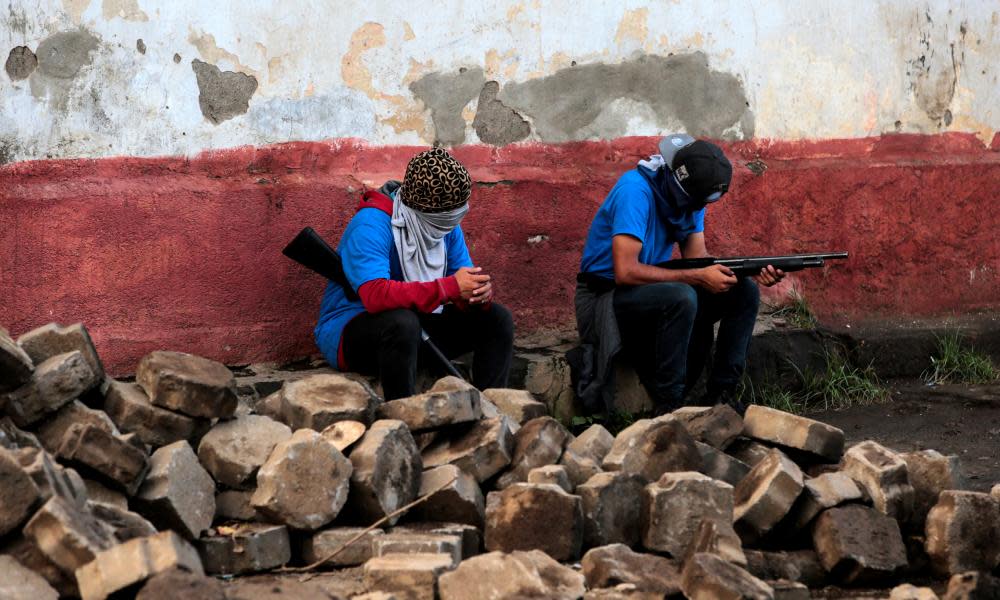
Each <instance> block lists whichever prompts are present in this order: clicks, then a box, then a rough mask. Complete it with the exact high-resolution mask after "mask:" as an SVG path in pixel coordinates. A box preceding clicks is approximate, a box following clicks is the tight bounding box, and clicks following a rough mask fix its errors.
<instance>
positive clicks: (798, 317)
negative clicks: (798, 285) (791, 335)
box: [771, 289, 819, 329]
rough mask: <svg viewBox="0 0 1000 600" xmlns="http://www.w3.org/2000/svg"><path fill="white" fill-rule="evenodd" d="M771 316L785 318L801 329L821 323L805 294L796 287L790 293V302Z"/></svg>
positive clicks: (790, 323) (812, 327) (813, 327)
mask: <svg viewBox="0 0 1000 600" xmlns="http://www.w3.org/2000/svg"><path fill="white" fill-rule="evenodd" d="M771 316H772V317H778V318H781V319H785V321H786V322H787V323H788V324H789V325H791V326H792V327H798V328H800V329H815V328H816V326H817V325H818V324H819V322H818V321H817V319H816V315H814V314H813V312H812V309H811V308H810V307H809V302H808V301H807V300H806V298H805V296H803V295H802V294H801V293H799V292H798V291H797V290H795V289H793V290H792V291H790V292H789V293H788V304H785V305H784V306H782V307H781V308H779V309H778V310H776V311H774V312H773V313H771Z"/></svg>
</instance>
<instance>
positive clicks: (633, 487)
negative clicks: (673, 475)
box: [576, 473, 646, 548]
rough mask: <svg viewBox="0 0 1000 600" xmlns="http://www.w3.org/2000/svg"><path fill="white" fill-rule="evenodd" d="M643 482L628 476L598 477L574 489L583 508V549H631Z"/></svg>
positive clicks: (636, 531) (636, 537)
mask: <svg viewBox="0 0 1000 600" xmlns="http://www.w3.org/2000/svg"><path fill="white" fill-rule="evenodd" d="M645 485H646V481H645V480H644V479H643V478H642V476H641V475H636V474H634V473H633V474H629V473H598V474H597V475H594V476H593V477H591V478H590V479H588V480H587V481H586V482H584V483H583V484H581V485H579V486H577V488H576V493H577V494H578V495H579V496H580V501H581V505H582V508H583V543H584V547H586V548H595V547H597V546H605V545H608V544H617V543H621V544H627V545H629V546H635V545H636V544H638V542H639V536H640V529H639V523H640V518H641V517H640V512H641V511H640V503H639V502H637V501H636V500H637V499H638V498H640V497H641V495H642V492H643V488H644V487H645Z"/></svg>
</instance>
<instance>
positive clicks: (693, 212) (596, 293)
mask: <svg viewBox="0 0 1000 600" xmlns="http://www.w3.org/2000/svg"><path fill="white" fill-rule="evenodd" d="M659 151H660V153H659V154H654V155H653V156H651V157H650V158H649V159H648V160H643V161H640V162H639V164H638V165H637V166H636V168H635V169H633V170H631V171H629V172H627V173H625V174H624V175H622V177H621V178H620V179H619V180H618V183H616V184H615V186H614V188H613V189H612V190H611V192H610V193H609V194H608V197H607V198H606V199H605V200H604V203H603V204H602V205H601V207H600V208H599V209H598V211H597V215H596V216H595V217H594V221H593V223H592V224H591V226H590V231H589V233H588V235H587V242H586V245H585V246H584V249H583V258H582V260H581V261H580V275H579V276H578V278H577V279H578V285H577V290H576V316H577V326H578V328H579V331H580V335H581V338H582V340H583V342H584V347H583V348H584V352H583V354H584V355H585V356H586V357H587V358H586V360H585V363H586V364H587V365H588V367H587V368H584V369H583V372H584V373H585V375H584V377H582V378H581V379H580V381H579V383H578V384H577V390H576V391H577V394H578V396H579V397H580V398H581V400H582V401H583V402H584V404H585V405H588V407H589V408H590V409H591V410H593V409H597V408H601V404H603V405H604V406H603V408H604V409H605V410H608V411H610V410H611V409H612V408H613V398H614V377H613V375H614V370H613V361H614V359H615V357H616V356H617V354H618V353H619V351H623V352H624V355H625V356H626V357H627V358H628V359H629V361H630V362H631V364H633V365H634V366H635V368H636V370H637V372H638V374H639V378H640V380H641V381H642V383H643V386H644V387H645V388H646V390H647V391H648V392H649V394H650V396H651V398H652V400H653V404H654V407H655V412H656V413H657V414H664V413H667V412H670V411H672V410H674V409H676V408H679V407H681V406H683V405H684V404H685V396H686V394H687V392H688V390H689V389H690V387H691V386H692V385H693V384H694V383H695V382H696V381H697V379H698V377H699V376H700V375H701V371H702V370H703V369H704V366H705V362H706V361H707V358H708V355H709V353H710V351H711V348H712V344H713V341H715V358H714V361H713V364H712V367H711V370H710V372H709V377H708V387H707V394H706V396H705V397H704V398H701V399H700V400H699V401H698V402H697V404H702V405H712V404H717V403H723V404H729V405H731V406H733V407H734V408H736V409H737V410H739V411H741V412H742V411H743V406H742V405H740V404H739V402H738V400H737V399H736V393H735V392H736V387H737V385H738V384H739V381H740V378H741V376H742V374H743V367H744V364H745V362H746V357H747V350H748V348H749V344H750V337H751V335H752V333H753V326H754V321H755V320H756V317H757V309H758V306H759V304H760V294H759V291H758V288H757V284H758V283H759V284H761V285H765V286H771V285H774V284H775V283H777V282H778V281H780V280H781V279H782V278H783V277H784V273H782V272H781V271H780V270H777V269H774V268H773V267H770V266H769V267H768V268H767V269H765V270H764V271H762V272H761V273H760V274H759V275H757V276H755V277H753V278H739V279H738V278H737V277H735V276H734V275H733V272H732V271H731V270H730V269H729V268H728V267H724V266H722V265H713V266H710V267H705V268H701V269H684V270H673V269H665V268H661V267H657V266H655V265H657V264H659V263H664V262H666V261H668V260H670V259H671V256H672V255H673V249H674V244H675V243H676V244H678V245H679V247H680V254H681V256H682V257H683V258H700V257H705V256H709V254H708V250H707V248H706V247H705V234H704V230H705V210H706V206H707V205H709V204H711V203H713V202H717V201H719V199H721V198H722V197H723V195H724V194H725V193H726V192H727V191H728V190H729V184H730V181H731V179H732V173H733V169H732V165H731V164H730V162H729V160H728V159H727V158H726V156H725V154H723V152H722V150H721V149H720V148H719V147H718V146H716V145H714V144H712V143H710V142H706V141H702V140H695V139H694V138H692V137H691V136H688V135H683V134H674V135H670V136H668V137H666V138H663V140H662V141H661V142H660V144H659ZM715 323H719V334H718V339H717V340H713V338H714V337H715V336H714V329H713V327H714V324H715Z"/></svg>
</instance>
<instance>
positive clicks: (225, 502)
mask: <svg viewBox="0 0 1000 600" xmlns="http://www.w3.org/2000/svg"><path fill="white" fill-rule="evenodd" d="M252 497H253V490H225V491H222V492H219V493H218V494H216V495H215V518H216V519H218V520H222V521H227V520H234V521H253V520H254V519H256V518H257V509H255V508H254V507H253V505H252V504H251V503H250V499H251V498H252Z"/></svg>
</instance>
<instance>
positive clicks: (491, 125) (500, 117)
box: [472, 81, 531, 146]
mask: <svg viewBox="0 0 1000 600" xmlns="http://www.w3.org/2000/svg"><path fill="white" fill-rule="evenodd" d="M499 92H500V84H499V83H497V82H496V81H487V82H486V85H484V86H483V91H482V92H480V94H479V104H478V106H477V108H476V118H475V120H474V121H473V122H472V126H473V127H475V128H476V135H478V136H479V139H480V141H483V142H486V143H487V144H493V145H494V146H504V145H506V144H512V143H514V142H519V141H521V140H523V139H525V138H527V137H528V136H529V135H531V125H529V124H528V122H527V121H525V120H524V117H522V116H521V115H519V114H517V111H515V110H513V109H511V108H509V107H507V106H504V103H503V102H500V101H499V100H497V94H498V93H499Z"/></svg>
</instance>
